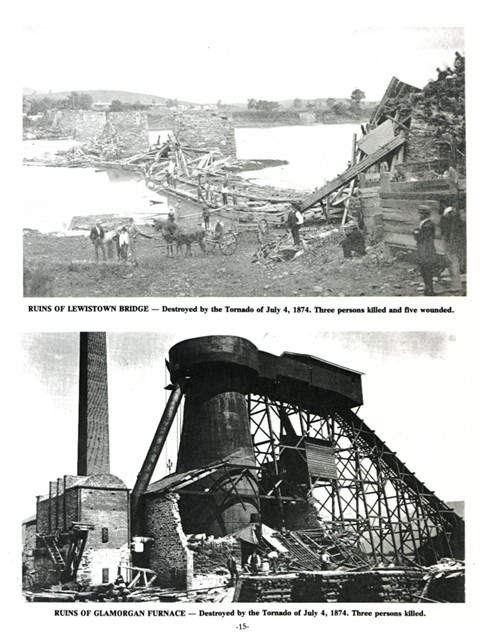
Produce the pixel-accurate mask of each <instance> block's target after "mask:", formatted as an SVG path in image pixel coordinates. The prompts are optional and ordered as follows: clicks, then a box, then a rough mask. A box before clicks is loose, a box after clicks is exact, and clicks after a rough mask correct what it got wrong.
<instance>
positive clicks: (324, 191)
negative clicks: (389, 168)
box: [300, 134, 405, 213]
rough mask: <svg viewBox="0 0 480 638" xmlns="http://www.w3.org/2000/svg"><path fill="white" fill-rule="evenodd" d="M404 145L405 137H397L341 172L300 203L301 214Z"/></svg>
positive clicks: (401, 135)
mask: <svg viewBox="0 0 480 638" xmlns="http://www.w3.org/2000/svg"><path fill="white" fill-rule="evenodd" d="M404 143H405V137H404V136H403V134H400V135H397V136H396V137H395V138H394V139H393V140H392V141H391V142H389V143H388V144H386V145H385V146H383V147H382V148H379V149H378V151H375V153H372V154H371V155H369V156H367V157H365V158H364V159H362V160H361V161H360V162H358V164H355V166H350V168H347V170H346V171H343V173H341V174H340V175H338V176H337V177H335V179H332V180H331V181H330V182H328V183H327V184H325V185H324V186H322V187H321V188H318V189H317V190H315V191H314V192H313V193H312V194H311V195H309V196H308V197H306V198H305V199H304V200H303V201H302V202H301V203H300V210H301V212H302V213H303V212H304V211H306V210H308V209H309V208H311V207H312V206H314V205H315V204H316V203H317V202H319V201H321V200H322V199H325V197H327V195H331V194H332V193H333V192H335V191H336V190H337V189H339V188H340V187H341V186H344V185H345V184H348V183H349V182H350V181H351V180H352V179H354V178H355V177H357V175H359V174H360V173H363V172H365V171H366V170H367V169H369V168H370V167H371V166H373V165H374V164H376V163H377V162H378V161H379V160H381V159H382V158H383V157H385V156H386V155H388V154H389V153H390V152H391V151H393V150H395V149H396V148H398V147H399V146H401V145H402V144H404Z"/></svg>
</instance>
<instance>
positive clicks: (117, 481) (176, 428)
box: [21, 331, 472, 615]
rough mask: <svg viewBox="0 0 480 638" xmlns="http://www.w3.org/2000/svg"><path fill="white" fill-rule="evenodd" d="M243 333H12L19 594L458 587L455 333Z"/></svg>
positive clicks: (436, 593)
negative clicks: (18, 413)
mask: <svg viewBox="0 0 480 638" xmlns="http://www.w3.org/2000/svg"><path fill="white" fill-rule="evenodd" d="M256 332H257V335H256V336H255V341H253V340H251V339H247V338H245V337H243V336H232V335H205V336H194V337H190V338H187V339H184V338H182V337H179V335H178V334H177V335H174V334H162V333H113V334H110V333H109V334H105V333H100V332H82V333H80V334H79V333H60V334H57V333H36V334H34V333H28V334H25V335H24V337H23V351H24V359H23V365H24V374H23V384H24V385H25V386H26V387H28V389H29V395H30V399H31V401H29V402H28V403H27V404H25V406H24V407H23V410H22V411H23V413H24V414H23V418H24V420H25V421H26V422H30V421H31V420H32V419H33V418H35V416H36V417H37V420H38V421H39V423H40V424H41V425H39V427H38V428H37V430H36V432H35V433H32V435H31V438H30V441H31V444H32V445H31V446H30V449H29V450H27V451H26V453H25V457H24V460H25V462H26V467H27V468H28V470H27V473H26V474H27V476H26V477H25V481H24V483H23V486H22V494H21V503H22V507H25V508H26V509H25V514H27V513H28V514H30V516H28V517H27V516H26V517H25V518H24V520H23V524H22V530H23V561H22V569H23V591H24V596H25V598H26V600H27V601H31V602H55V603H73V602H79V601H80V602H95V603H102V602H104V603H112V602H116V603H130V602H139V603H140V602H148V603H155V604H159V603H187V602H193V603H205V604H207V603H222V604H223V603H232V602H233V603H263V604H266V603H282V604H283V605H288V603H329V604H333V603H359V604H360V603H410V604H413V605H415V604H419V603H420V604H423V603H425V604H427V603H428V604H434V603H461V602H464V601H465V593H464V583H465V562H464V559H465V542H464V520H465V514H464V500H465V492H466V479H465V468H464V460H463V459H462V456H461V455H457V456H454V455H453V454H452V449H451V447H452V428H457V436H458V435H460V436H462V435H463V429H464V428H463V426H462V424H459V423H458V422H457V420H456V415H457V410H458V403H459V401H460V400H461V398H462V393H463V392H466V391H468V390H469V386H471V385H472V380H470V381H469V379H468V377H467V375H466V374H465V373H464V372H463V364H462V360H461V355H462V351H463V348H464V347H465V345H466V344H465V342H464V341H463V342H461V343H457V340H456V339H455V338H454V337H452V335H448V334H445V333H436V332H431V333H425V332H418V333H416V332H413V333H397V332H394V333H384V332H380V333H368V332H365V333H317V334H311V335H308V337H306V336H302V337H298V336H296V337H292V336H289V335H284V334H280V335H279V334H262V333H261V331H256ZM300 348H301V350H300ZM305 348H307V349H305ZM291 349H292V350H291ZM326 356H328V359H325V358H323V357H326ZM350 366H355V367H357V366H358V367H361V368H362V369H361V370H358V369H354V368H352V367H350ZM467 413H468V411H467V412H466V411H465V409H464V415H465V416H466V415H467ZM458 430H459V431H458ZM46 439H48V440H49V441H52V442H54V445H52V446H51V447H50V448H47V447H44V448H43V449H44V452H43V454H42V455H40V456H39V455H38V449H39V447H40V446H41V445H42V442H43V441H45V440H46ZM447 467H448V472H446V471H445V469H446V468H447ZM452 476H454V477H455V481H452ZM34 495H37V497H36V501H35V497H34ZM412 609H415V607H412ZM397 613H398V615H402V613H403V612H402V611H399V612H397Z"/></svg>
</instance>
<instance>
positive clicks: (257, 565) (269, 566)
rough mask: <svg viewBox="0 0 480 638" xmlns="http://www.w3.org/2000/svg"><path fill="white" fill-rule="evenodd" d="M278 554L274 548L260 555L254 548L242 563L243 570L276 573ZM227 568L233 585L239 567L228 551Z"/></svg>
mask: <svg viewBox="0 0 480 638" xmlns="http://www.w3.org/2000/svg"><path fill="white" fill-rule="evenodd" d="M278 560H279V554H278V552H277V550H276V549H272V550H271V551H269V552H268V553H265V554H264V555H261V554H260V553H259V552H258V551H257V550H256V549H253V551H252V552H251V553H250V554H249V555H248V558H247V559H246V561H245V564H244V565H243V571H244V572H246V573H247V574H253V575H255V574H260V573H264V574H268V573H270V572H272V573H273V574H276V573H277V570H278ZM227 569H228V571H229V573H230V584H231V585H234V584H235V583H236V581H237V579H238V576H239V569H238V565H237V561H236V559H235V556H234V555H233V554H232V553H231V552H230V553H229V555H228V557H227Z"/></svg>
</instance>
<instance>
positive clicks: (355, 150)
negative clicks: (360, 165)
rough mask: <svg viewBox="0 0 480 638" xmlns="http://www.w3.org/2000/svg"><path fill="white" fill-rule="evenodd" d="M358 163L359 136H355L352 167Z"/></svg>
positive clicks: (353, 139)
mask: <svg viewBox="0 0 480 638" xmlns="http://www.w3.org/2000/svg"><path fill="white" fill-rule="evenodd" d="M356 163H357V134H356V133H354V134H353V138H352V166H355V164H356Z"/></svg>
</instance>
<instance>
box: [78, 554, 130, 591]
mask: <svg viewBox="0 0 480 638" xmlns="http://www.w3.org/2000/svg"><path fill="white" fill-rule="evenodd" d="M87 547H88V545H87ZM129 555H130V544H126V545H124V546H123V547H120V548H118V549H112V548H105V549H86V550H85V552H84V554H83V557H82V561H81V563H80V567H79V570H78V573H77V580H78V581H79V582H84V583H85V584H93V585H99V584H101V583H102V582H104V581H106V582H110V583H111V582H113V581H114V580H115V578H116V576H117V574H118V568H119V565H120V564H125V563H127V562H128V560H129ZM104 570H108V572H106V573H105V572H104ZM104 575H105V576H106V578H105V579H104Z"/></svg>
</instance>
